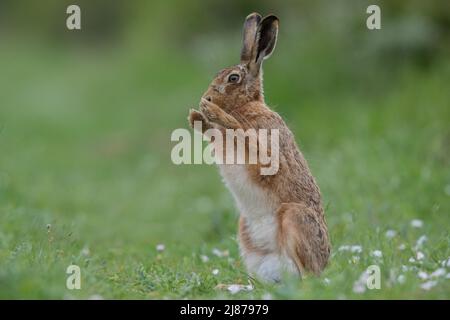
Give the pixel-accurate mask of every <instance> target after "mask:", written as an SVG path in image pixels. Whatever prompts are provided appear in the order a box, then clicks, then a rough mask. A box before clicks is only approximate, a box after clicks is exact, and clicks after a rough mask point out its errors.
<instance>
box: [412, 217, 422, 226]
mask: <svg viewBox="0 0 450 320" xmlns="http://www.w3.org/2000/svg"><path fill="white" fill-rule="evenodd" d="M411 226H412V227H413V228H422V227H423V221H422V220H419V219H414V220H412V221H411Z"/></svg>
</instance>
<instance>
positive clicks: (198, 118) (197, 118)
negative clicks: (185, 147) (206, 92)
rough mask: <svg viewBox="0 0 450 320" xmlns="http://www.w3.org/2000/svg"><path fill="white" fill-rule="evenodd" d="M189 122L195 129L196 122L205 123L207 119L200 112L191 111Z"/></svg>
mask: <svg viewBox="0 0 450 320" xmlns="http://www.w3.org/2000/svg"><path fill="white" fill-rule="evenodd" d="M188 121H189V125H190V126H191V128H194V121H201V122H202V123H205V122H206V119H205V117H204V116H203V114H202V113H201V112H200V111H198V110H195V109H191V110H190V111H189V116H188Z"/></svg>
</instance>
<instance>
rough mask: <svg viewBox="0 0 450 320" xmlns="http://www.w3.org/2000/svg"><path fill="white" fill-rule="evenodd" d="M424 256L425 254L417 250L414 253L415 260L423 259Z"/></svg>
mask: <svg viewBox="0 0 450 320" xmlns="http://www.w3.org/2000/svg"><path fill="white" fill-rule="evenodd" d="M424 258H425V255H424V254H423V252H421V251H417V253H416V259H417V260H423V259H424Z"/></svg>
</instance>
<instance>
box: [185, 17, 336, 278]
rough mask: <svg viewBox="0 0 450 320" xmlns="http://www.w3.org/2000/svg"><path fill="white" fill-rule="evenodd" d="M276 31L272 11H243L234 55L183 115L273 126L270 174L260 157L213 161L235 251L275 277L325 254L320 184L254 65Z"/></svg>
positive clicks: (304, 269) (310, 268) (306, 268)
mask: <svg viewBox="0 0 450 320" xmlns="http://www.w3.org/2000/svg"><path fill="white" fill-rule="evenodd" d="M277 34H278V18H277V17H275V16H274V15H269V16H267V17H265V18H262V17H261V16H260V15H259V14H258V13H252V14H250V15H249V16H247V18H246V19H245V23H244V31H243V46H242V50H241V62H240V63H239V64H238V65H235V66H232V67H229V68H226V69H223V70H222V71H220V72H219V73H218V74H217V76H216V78H215V79H214V80H213V81H212V83H211V85H210V86H209V88H208V90H207V91H206V92H205V94H204V95H203V97H202V98H201V101H200V108H199V109H200V110H191V111H190V114H189V117H188V120H189V122H190V125H191V126H192V127H194V122H195V121H200V122H201V125H202V126H201V127H202V129H201V131H202V133H205V131H206V130H208V129H210V128H215V129H217V130H221V131H222V132H225V131H226V129H235V130H236V129H243V130H247V129H256V130H259V129H278V132H279V147H278V152H279V168H278V171H277V173H276V174H273V175H261V174H260V170H259V169H260V167H261V164H260V163H256V164H247V163H246V164H219V169H220V173H221V175H222V177H223V180H224V182H225V184H226V186H227V187H228V188H229V189H230V191H231V193H232V195H233V197H234V198H235V201H236V203H237V206H238V209H239V211H240V220H239V245H240V250H241V255H242V258H243V260H244V262H245V265H246V267H247V270H248V271H249V273H251V274H253V275H256V276H257V277H259V278H260V279H262V280H266V281H279V280H280V279H281V276H282V274H283V273H285V272H288V273H294V274H299V275H300V276H301V275H303V274H305V273H308V272H311V273H314V274H316V275H318V274H320V272H321V271H322V270H323V269H324V268H325V266H326V264H327V262H328V258H329V256H330V242H329V238H328V230H327V225H326V221H325V217H324V210H323V207H322V203H321V195H320V190H319V187H318V186H317V184H316V182H315V179H314V177H313V176H312V174H311V172H310V170H309V168H308V164H307V162H306V160H305V158H304V157H303V155H302V153H301V152H300V150H299V148H298V147H297V144H296V142H295V139H294V136H293V134H292V132H291V131H290V130H289V128H288V127H287V126H286V124H285V123H284V121H283V120H282V118H281V117H280V116H279V115H278V114H277V113H276V112H274V111H272V110H270V109H269V107H268V106H267V105H266V104H265V102H264V95H263V85H262V67H261V66H262V62H263V60H265V59H267V58H268V57H269V56H270V55H271V54H272V52H273V50H274V48H275V44H276V41H277ZM212 143H214V141H212ZM247 147H248V145H247Z"/></svg>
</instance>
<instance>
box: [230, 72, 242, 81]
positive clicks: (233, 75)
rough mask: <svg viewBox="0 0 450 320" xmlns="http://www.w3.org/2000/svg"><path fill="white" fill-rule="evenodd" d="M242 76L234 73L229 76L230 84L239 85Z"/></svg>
mask: <svg viewBox="0 0 450 320" xmlns="http://www.w3.org/2000/svg"><path fill="white" fill-rule="evenodd" d="M239 79H240V76H239V75H238V74H236V73H232V74H230V75H229V76H228V82H231V83H237V82H239Z"/></svg>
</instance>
